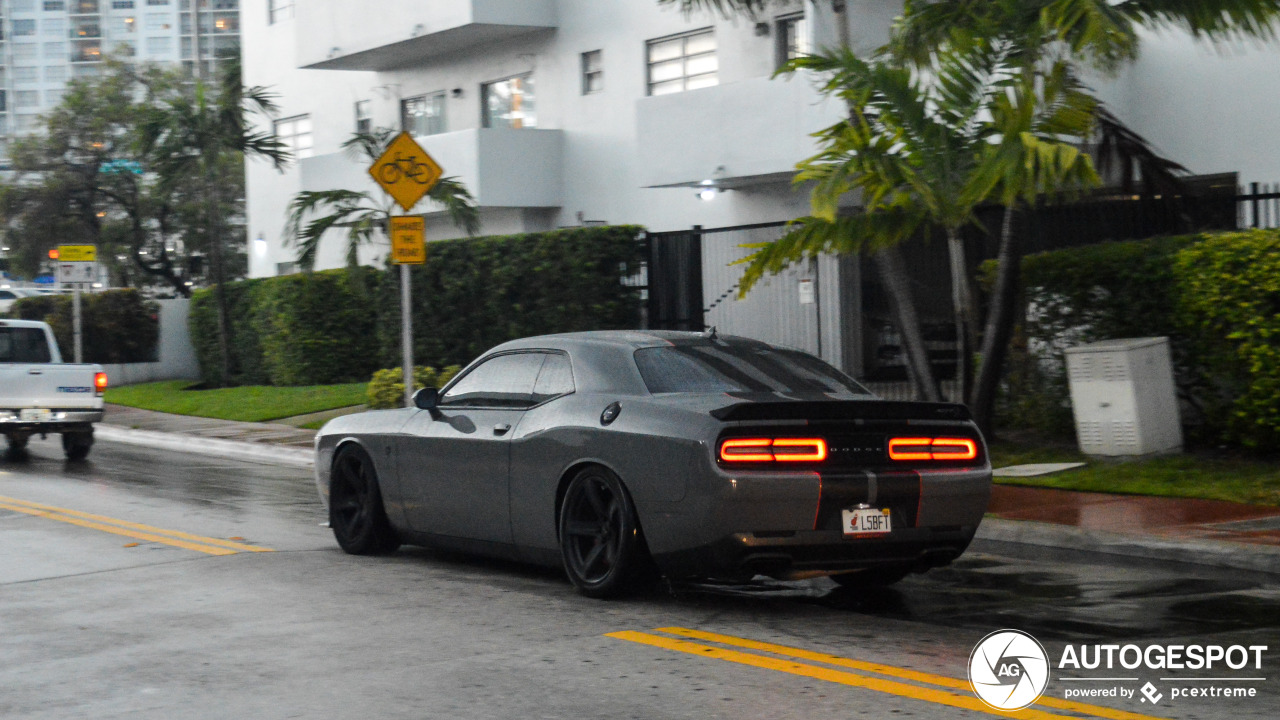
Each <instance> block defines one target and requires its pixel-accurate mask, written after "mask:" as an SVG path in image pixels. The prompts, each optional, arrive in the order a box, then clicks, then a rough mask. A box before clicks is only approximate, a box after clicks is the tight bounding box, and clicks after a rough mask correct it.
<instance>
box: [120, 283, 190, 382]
mask: <svg viewBox="0 0 1280 720" xmlns="http://www.w3.org/2000/svg"><path fill="white" fill-rule="evenodd" d="M155 302H156V303H157V304H159V305H160V340H159V344H158V346H157V348H156V362H149V363H124V364H115V365H103V366H102V369H103V370H104V371H105V372H106V373H107V383H108V385H109V386H110V387H118V386H120V385H132V384H134V383H145V382H154V381H156V380H185V379H196V378H199V377H200V363H199V361H198V360H197V359H196V348H195V345H193V344H192V342H191V331H190V328H189V326H188V317H189V315H190V311H191V301H190V300H188V299H186V298H175V299H171V300H156V301H155Z"/></svg>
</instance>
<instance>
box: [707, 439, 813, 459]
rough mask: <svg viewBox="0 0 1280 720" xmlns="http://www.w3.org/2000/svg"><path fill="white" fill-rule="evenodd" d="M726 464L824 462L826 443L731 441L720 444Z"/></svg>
mask: <svg viewBox="0 0 1280 720" xmlns="http://www.w3.org/2000/svg"><path fill="white" fill-rule="evenodd" d="M720 459H721V460H722V461H724V462H822V461H823V460H826V459H827V441H826V440H823V439H822V438H731V439H729V440H724V441H722V442H721V443H720Z"/></svg>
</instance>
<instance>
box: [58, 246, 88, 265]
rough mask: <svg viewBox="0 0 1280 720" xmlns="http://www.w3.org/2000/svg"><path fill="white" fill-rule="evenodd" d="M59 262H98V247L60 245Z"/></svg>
mask: <svg viewBox="0 0 1280 720" xmlns="http://www.w3.org/2000/svg"><path fill="white" fill-rule="evenodd" d="M58 260H59V261H60V262H64V263H69V262H87V263H91V262H97V261H98V246H97V245H59V246H58Z"/></svg>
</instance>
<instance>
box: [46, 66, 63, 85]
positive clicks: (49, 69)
mask: <svg viewBox="0 0 1280 720" xmlns="http://www.w3.org/2000/svg"><path fill="white" fill-rule="evenodd" d="M66 80H67V66H66V65H46V66H45V68H44V81H45V82H66Z"/></svg>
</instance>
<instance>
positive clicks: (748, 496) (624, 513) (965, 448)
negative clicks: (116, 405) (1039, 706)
mask: <svg viewBox="0 0 1280 720" xmlns="http://www.w3.org/2000/svg"><path fill="white" fill-rule="evenodd" d="M414 404H415V406H416V407H413V408H406V409H402V410H381V411H372V412H365V413H360V414H356V415H348V416H345V417H340V418H337V419H335V420H332V421H330V422H329V423H328V424H327V425H325V426H324V428H323V429H322V430H321V431H320V432H319V433H318V434H317V436H316V465H315V467H316V482H317V485H318V486H319V490H320V496H321V499H322V500H323V501H324V502H325V504H326V506H327V507H328V509H329V523H330V527H331V528H332V529H333V534H334V536H335V537H336V539H337V541H338V544H339V545H340V546H341V547H342V549H343V550H345V551H347V552H349V553H353V554H378V553H387V552H391V551H393V550H395V549H396V548H397V547H399V546H400V544H401V543H413V544H420V545H430V546H435V547H444V548H449V549H453V550H461V551H464V552H472V553H480V554H485V555H491V556H500V557H505V558H512V559H518V560H523V561H527V562H532V563H539V564H547V565H559V566H563V567H564V570H565V572H566V573H567V574H568V576H569V579H570V580H571V581H572V582H573V584H574V585H575V586H576V587H577V588H578V590H579V591H580V592H582V593H583V594H585V595H588V596H591V597H608V596H612V595H617V594H620V593H623V592H626V591H627V590H630V589H633V588H635V587H636V586H637V585H638V584H639V583H642V582H644V581H645V580H651V579H653V578H654V577H656V576H657V574H659V573H660V574H662V575H665V576H666V577H668V578H672V579H682V578H724V579H734V578H744V577H751V576H754V575H757V574H763V575H768V576H772V577H776V578H784V579H798V578H805V577H813V576H818V575H829V576H831V578H832V580H834V581H835V582H837V583H839V584H841V585H845V586H851V587H860V586H873V585H885V584H889V583H892V582H896V581H897V580H899V579H901V578H903V577H905V576H906V575H907V574H909V573H912V572H923V571H925V570H927V569H929V568H931V567H937V566H941V565H946V564H947V563H950V562H951V561H952V560H954V559H955V558H957V557H958V556H959V555H960V554H961V553H962V552H964V550H965V548H966V547H967V546H968V545H969V541H970V540H971V539H972V538H973V535H974V532H975V531H976V530H977V528H978V523H979V522H981V521H982V516H983V513H984V512H985V511H986V508H987V502H988V499H989V496H990V493H991V465H990V463H989V461H988V459H987V453H986V446H985V444H984V442H983V439H982V436H981V435H980V434H979V432H978V428H977V426H975V425H974V424H973V422H972V421H971V419H970V416H969V413H968V411H967V409H966V408H965V407H964V406H962V405H953V404H946V403H922V402H889V401H884V400H879V399H877V398H876V397H875V396H874V395H872V394H871V393H869V392H868V391H867V390H866V389H864V388H863V387H862V386H860V385H859V384H858V383H857V382H855V381H854V380H852V379H850V378H849V377H847V376H846V375H844V374H843V373H841V372H840V371H839V370H836V369H835V368H833V367H831V366H830V365H828V364H826V363H825V362H823V361H821V360H819V359H818V358H815V357H813V356H812V355H808V354H806V353H803V352H799V351H796V350H791V349H787V348H782V347H777V346H773V345H769V344H766V343H763V342H759V341H755V340H748V339H745V338H739V337H728V336H724V337H717V336H716V334H715V332H714V330H713V331H711V332H708V333H688V332H668V331H607V332H584V333H568V334H562V335H545V336H541V337H531V338H524V339H521V340H514V341H511V342H508V343H505V344H502V345H499V346H498V347H495V348H493V349H492V350H490V351H489V352H487V353H485V354H484V355H482V356H481V357H480V358H479V359H477V360H475V361H474V362H472V363H471V364H470V365H468V366H467V367H466V368H465V369H464V370H463V371H462V372H461V373H459V374H458V375H457V377H455V378H454V379H453V381H452V382H450V383H449V384H448V385H447V386H445V387H444V388H442V389H440V390H439V391H437V390H436V389H434V388H426V389H423V390H419V391H418V392H417V394H416V395H415V396H414Z"/></svg>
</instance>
